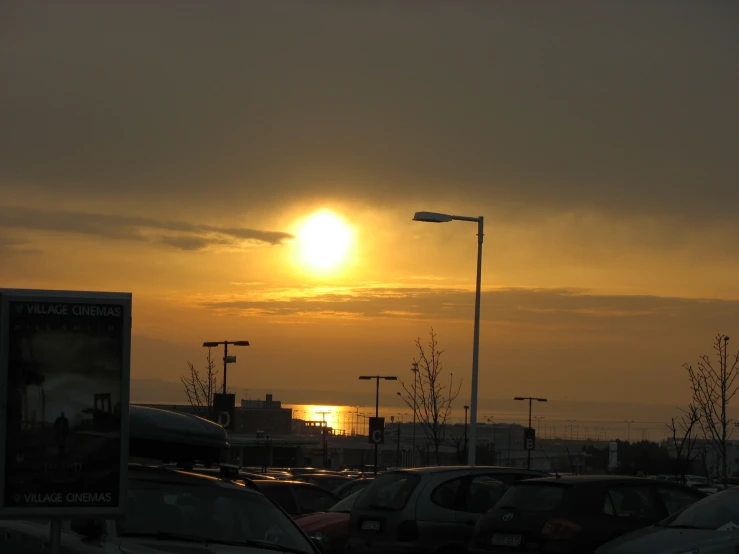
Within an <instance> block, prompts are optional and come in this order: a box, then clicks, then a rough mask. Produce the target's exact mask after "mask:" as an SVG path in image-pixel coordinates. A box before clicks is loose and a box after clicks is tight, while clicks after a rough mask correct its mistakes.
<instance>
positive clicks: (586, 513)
mask: <svg viewBox="0 0 739 554" xmlns="http://www.w3.org/2000/svg"><path fill="white" fill-rule="evenodd" d="M705 497H706V495H705V494H704V493H702V492H700V491H698V490H695V489H694V488H692V487H686V486H684V485H680V484H678V483H672V482H670V481H658V480H656V479H642V478H636V477H616V476H611V475H596V476H572V477H561V478H559V479H557V478H554V477H547V478H543V479H533V480H530V481H522V482H521V483H518V484H516V485H514V486H512V487H511V488H509V489H508V491H506V493H505V494H504V495H503V497H502V498H501V499H500V500H499V501H498V502H497V503H496V505H495V508H494V509H492V510H490V511H489V512H488V513H487V514H485V515H484V516H483V517H482V518H480V521H479V522H478V523H477V526H476V527H475V533H474V537H473V539H472V542H471V544H470V547H469V550H468V552H469V553H470V554H491V553H503V552H511V549H515V550H517V551H520V552H531V551H534V552H557V553H558V554H566V553H573V554H574V553H578V554H579V553H592V552H593V550H595V549H596V548H597V547H599V546H601V545H603V544H605V543H606V542H608V541H610V540H612V539H614V538H615V537H617V536H619V535H623V534H625V533H629V532H631V531H635V530H637V529H641V528H643V527H648V526H650V525H654V524H655V523H657V522H659V521H661V520H663V519H665V518H666V517H667V516H669V515H670V514H674V513H677V512H679V511H680V510H682V509H684V508H686V507H688V506H690V505H691V504H693V503H695V502H697V501H699V500H701V499H702V498H705ZM654 554H658V553H657V552H655V553H654Z"/></svg>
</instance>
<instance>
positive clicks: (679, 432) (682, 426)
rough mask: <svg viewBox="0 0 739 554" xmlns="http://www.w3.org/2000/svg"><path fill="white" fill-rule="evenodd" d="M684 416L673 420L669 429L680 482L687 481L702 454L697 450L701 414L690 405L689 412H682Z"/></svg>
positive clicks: (676, 472) (676, 473)
mask: <svg viewBox="0 0 739 554" xmlns="http://www.w3.org/2000/svg"><path fill="white" fill-rule="evenodd" d="M681 411H682V414H681V415H680V416H679V417H677V418H674V417H673V418H672V419H671V421H670V423H668V424H667V428H668V429H669V430H670V432H671V433H672V439H671V440H672V444H673V446H674V447H675V476H676V477H679V478H680V482H681V483H682V482H684V481H685V474H686V473H687V470H688V468H689V467H690V466H691V465H692V462H693V460H695V458H696V457H697V456H698V455H699V454H700V451H699V450H698V449H696V448H695V442H696V440H697V439H698V436H697V434H696V432H695V431H696V429H697V428H698V427H699V426H700V417H701V416H700V412H699V411H698V408H697V407H696V406H695V405H694V404H690V405H689V406H688V409H687V410H681Z"/></svg>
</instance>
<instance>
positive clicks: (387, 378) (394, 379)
mask: <svg viewBox="0 0 739 554" xmlns="http://www.w3.org/2000/svg"><path fill="white" fill-rule="evenodd" d="M383 379H385V381H397V380H398V378H397V377H383Z"/></svg>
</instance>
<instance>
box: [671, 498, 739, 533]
mask: <svg viewBox="0 0 739 554" xmlns="http://www.w3.org/2000/svg"><path fill="white" fill-rule="evenodd" d="M731 523H733V524H734V525H739V490H736V489H728V490H725V491H720V492H717V493H715V494H712V495H711V496H708V497H706V498H703V499H701V500H699V501H698V502H696V503H695V504H691V505H690V506H688V507H687V508H685V509H684V510H683V511H682V512H680V513H679V514H677V515H676V516H674V517H673V518H672V520H671V521H669V522H668V523H667V526H668V527H696V528H698V529H718V528H719V527H723V526H724V525H727V524H731Z"/></svg>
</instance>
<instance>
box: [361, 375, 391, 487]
mask: <svg viewBox="0 0 739 554" xmlns="http://www.w3.org/2000/svg"><path fill="white" fill-rule="evenodd" d="M359 379H360V380H362V381H371V380H372V379H375V380H376V381H377V388H376V389H375V417H380V379H384V380H385V381H397V380H398V378H397V377H394V376H388V375H360V376H359ZM378 451H379V445H378V444H377V443H375V469H374V474H375V477H377V457H378V456H377V454H378Z"/></svg>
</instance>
